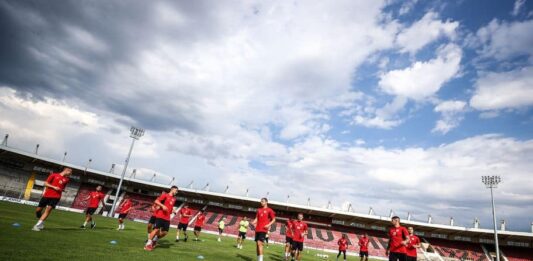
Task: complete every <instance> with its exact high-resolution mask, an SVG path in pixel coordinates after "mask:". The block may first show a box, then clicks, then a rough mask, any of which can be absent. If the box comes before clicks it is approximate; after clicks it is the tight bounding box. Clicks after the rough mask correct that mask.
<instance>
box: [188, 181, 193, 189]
mask: <svg viewBox="0 0 533 261" xmlns="http://www.w3.org/2000/svg"><path fill="white" fill-rule="evenodd" d="M192 184H194V180H191V183H189V185H187V187H188V188H190V189H192Z"/></svg>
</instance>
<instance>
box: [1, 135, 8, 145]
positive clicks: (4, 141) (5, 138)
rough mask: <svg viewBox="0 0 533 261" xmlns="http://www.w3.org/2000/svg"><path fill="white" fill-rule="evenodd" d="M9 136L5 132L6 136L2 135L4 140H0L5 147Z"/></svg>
mask: <svg viewBox="0 0 533 261" xmlns="http://www.w3.org/2000/svg"><path fill="white" fill-rule="evenodd" d="M8 138H9V134H6V136H4V140H3V141H2V146H6V147H7V139H8Z"/></svg>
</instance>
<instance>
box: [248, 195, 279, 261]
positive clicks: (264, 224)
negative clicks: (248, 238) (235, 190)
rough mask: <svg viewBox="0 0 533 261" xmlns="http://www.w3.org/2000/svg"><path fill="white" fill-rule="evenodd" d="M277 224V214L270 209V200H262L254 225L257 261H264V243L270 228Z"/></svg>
mask: <svg viewBox="0 0 533 261" xmlns="http://www.w3.org/2000/svg"><path fill="white" fill-rule="evenodd" d="M274 222H276V213H274V210H272V209H271V208H269V207H268V199H267V198H262V199H261V208H259V209H258V210H257V214H256V216H255V219H254V221H253V222H252V224H253V225H254V226H255V242H256V252H257V261H263V243H264V242H265V237H266V233H267V231H268V230H270V226H272V224H274Z"/></svg>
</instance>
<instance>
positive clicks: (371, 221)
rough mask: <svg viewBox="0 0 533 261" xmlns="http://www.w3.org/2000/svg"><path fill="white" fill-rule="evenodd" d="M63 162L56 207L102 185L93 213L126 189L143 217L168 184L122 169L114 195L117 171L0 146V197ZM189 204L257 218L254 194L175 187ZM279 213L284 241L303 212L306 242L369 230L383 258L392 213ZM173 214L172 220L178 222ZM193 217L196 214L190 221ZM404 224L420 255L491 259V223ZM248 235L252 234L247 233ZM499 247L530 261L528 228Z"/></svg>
mask: <svg viewBox="0 0 533 261" xmlns="http://www.w3.org/2000/svg"><path fill="white" fill-rule="evenodd" d="M61 166H68V167H71V168H72V169H73V175H72V177H71V182H70V183H69V185H68V187H67V188H66V191H65V193H63V197H62V199H61V201H60V204H59V206H61V208H62V209H64V210H69V211H76V212H81V211H82V210H83V209H85V208H86V204H87V203H86V200H85V199H86V198H87V195H88V193H89V192H90V191H91V190H92V189H94V188H95V187H96V186H97V185H102V186H103V187H104V190H103V192H104V193H105V194H106V196H105V199H104V201H105V204H106V206H105V207H104V208H101V209H98V210H97V212H96V213H98V214H102V215H106V214H107V210H108V209H110V207H111V205H112V204H113V202H114V201H115V200H117V201H118V202H119V203H120V201H121V200H122V198H123V197H124V195H125V194H128V195H129V196H130V198H131V199H132V201H133V210H132V212H131V213H130V215H129V216H128V218H130V219H132V220H136V221H146V220H148V219H149V217H150V215H151V213H150V212H149V209H150V205H151V204H152V202H153V200H154V199H155V197H156V196H157V195H158V194H159V193H160V192H161V191H162V190H165V189H168V187H169V186H170V184H159V183H155V182H153V181H146V180H140V179H136V178H135V177H134V176H133V175H126V177H125V179H124V183H123V191H122V193H121V194H120V195H119V197H118V199H115V196H114V195H115V193H116V187H117V184H118V180H119V179H120V176H119V175H117V174H115V173H113V172H112V171H111V172H104V171H98V170H93V169H87V168H86V167H82V166H77V165H73V164H70V163H66V162H61V161H57V160H53V159H49V158H45V157H43V156H40V155H37V154H35V153H29V152H25V151H22V150H19V149H15V148H11V147H8V146H6V145H1V146H0V184H2V185H0V199H2V200H8V201H14V202H20V203H28V202H35V201H37V200H38V199H39V198H40V196H41V193H42V191H43V183H44V180H45V179H46V177H47V176H48V174H49V173H50V172H51V171H57V170H58V169H59V168H60V167H61ZM184 202H187V203H188V204H189V206H190V207H191V208H192V209H193V213H196V212H197V211H198V210H199V209H204V210H205V211H206V221H205V226H204V230H205V231H213V232H214V231H216V230H217V223H218V221H219V220H220V219H221V218H222V217H224V216H225V217H226V218H227V220H226V227H227V229H226V230H225V233H226V234H237V229H238V221H240V219H241V218H242V217H243V216H247V217H249V218H253V217H254V213H255V211H256V208H257V206H258V199H256V198H250V197H243V196H236V195H231V194H226V193H218V192H210V191H204V190H196V189H191V188H180V192H179V194H178V197H177V201H176V207H177V208H180V207H181V206H182V205H183V203H184ZM269 205H270V207H272V208H273V209H274V210H275V211H276V213H277V215H278V219H277V222H276V223H275V224H274V225H273V226H272V227H271V240H272V241H273V242H283V241H284V238H285V225H284V223H285V220H286V219H287V218H288V217H289V216H294V215H295V214H296V213H298V212H302V213H304V214H305V220H306V221H308V224H309V234H308V235H307V240H306V246H307V247H312V248H316V249H321V250H326V251H327V250H331V251H336V250H337V244H336V242H337V240H338V239H339V238H340V237H341V235H342V234H346V235H347V236H348V239H349V245H356V244H357V241H358V238H359V237H360V236H361V235H362V234H364V233H367V234H368V235H369V238H370V247H369V253H370V255H371V256H372V257H374V258H385V257H386V256H385V247H386V245H387V238H386V232H385V230H386V228H387V226H388V225H389V219H390V218H389V217H388V216H387V217H382V216H377V215H372V214H360V213H354V212H351V211H338V210H332V209H325V208H319V207H313V206H303V205H297V204H291V203H284V202H276V201H271V202H270V204H269ZM177 222H178V220H177V218H176V217H175V218H174V219H173V220H172V221H171V223H172V224H174V225H175V224H177ZM191 222H194V218H193V219H192V220H191ZM403 223H404V224H405V225H410V226H413V227H414V228H415V231H417V232H416V234H417V235H418V236H419V237H420V238H421V240H422V242H423V243H422V246H423V247H422V249H420V250H419V260H440V261H444V260H475V261H482V260H491V258H492V257H494V256H495V254H494V252H495V251H494V246H493V232H492V231H491V230H488V229H480V228H466V227H459V226H452V225H442V224H431V223H425V222H417V221H409V220H404V221H403ZM247 236H248V237H252V236H253V232H252V231H249V232H248V235H247ZM499 238H500V246H501V254H502V257H503V258H504V259H503V260H509V261H526V260H533V231H532V232H531V233H528V232H515V231H500V232H499Z"/></svg>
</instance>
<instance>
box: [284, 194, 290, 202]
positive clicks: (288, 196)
mask: <svg viewBox="0 0 533 261" xmlns="http://www.w3.org/2000/svg"><path fill="white" fill-rule="evenodd" d="M290 198H291V195H289V194H287V201H285V203H289V199H290Z"/></svg>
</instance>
